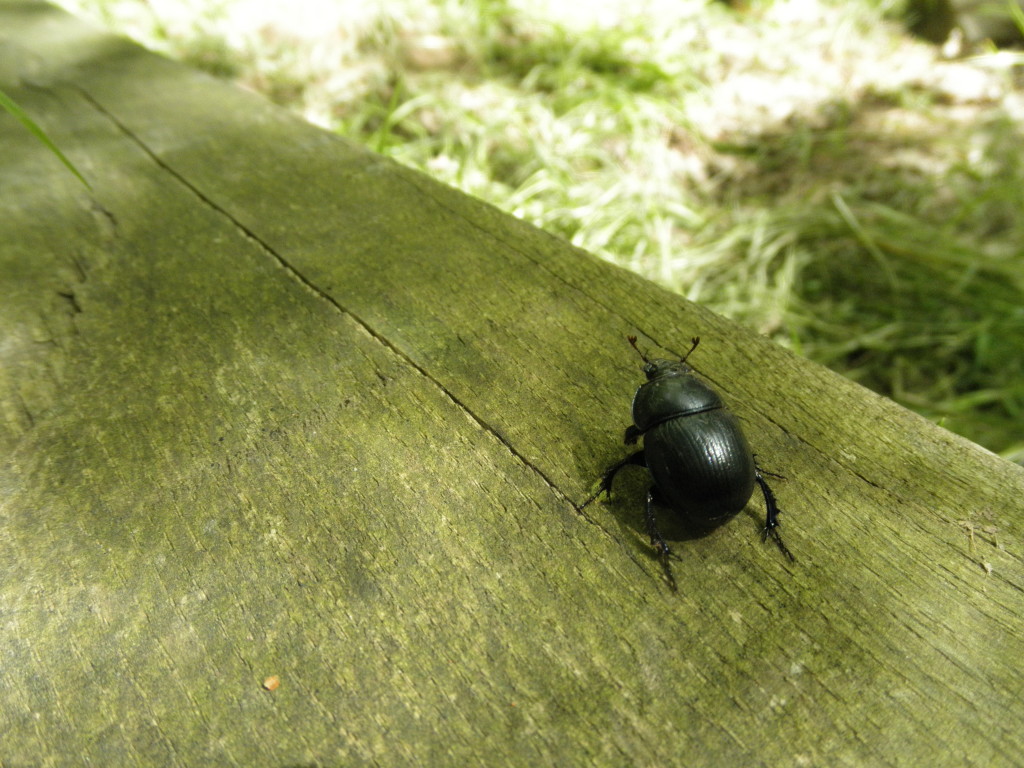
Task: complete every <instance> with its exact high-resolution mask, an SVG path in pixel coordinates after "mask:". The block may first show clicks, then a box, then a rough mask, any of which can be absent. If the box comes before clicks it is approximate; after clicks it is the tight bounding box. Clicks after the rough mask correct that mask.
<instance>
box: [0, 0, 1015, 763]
mask: <svg viewBox="0 0 1024 768" xmlns="http://www.w3.org/2000/svg"><path fill="white" fill-rule="evenodd" d="M0 89H2V90H4V91H5V92H6V93H8V94H9V95H11V96H12V97H13V98H15V99H16V100H17V101H18V102H19V103H20V104H21V105H22V106H23V107H24V108H25V109H26V110H27V111H28V112H29V113H30V114H31V115H32V116H33V118H34V119H36V120H37V121H38V122H39V123H40V125H42V127H43V128H44V129H45V130H46V131H47V132H48V134H49V135H50V136H51V137H52V138H53V139H54V140H55V141H56V142H57V144H58V146H60V147H61V149H62V150H63V151H64V152H65V154H67V155H68V157H69V158H70V159H71V160H72V162H74V163H75V165H76V166H77V167H78V168H79V169H81V170H82V172H83V173H84V174H85V176H86V177H87V178H88V179H89V181H90V184H91V185H92V191H91V192H90V191H89V190H87V189H85V188H84V187H83V186H82V185H81V184H80V183H79V182H78V181H77V180H76V179H75V178H74V177H73V176H71V174H69V173H68V172H67V170H66V169H65V168H64V167H63V166H62V165H61V164H60V163H59V162H58V161H57V160H56V159H55V158H54V157H53V156H52V155H51V154H49V153H48V152H47V151H46V149H45V148H44V147H42V146H41V145H40V144H39V143H38V142H37V141H36V140H35V139H34V137H32V136H31V135H29V134H28V133H27V132H25V131H24V130H23V129H22V128H21V126H20V125H19V124H17V123H16V122H15V121H13V120H2V119H0V137H2V144H0V147H2V152H0V163H2V168H0V184H2V186H0V205H2V215H0V286H2V293H0V295H2V297H3V300H2V302H0V323H2V325H0V327H2V331H3V345H2V347H0V361H2V368H0V417H2V418H0V449H2V454H0V455H2V456H3V457H4V458H3V461H2V464H0V629H2V631H0V659H2V663H0V690H2V692H3V695H2V696H0V765H2V766H4V768H7V767H8V766H12V767H13V766H16V767H17V768H21V766H35V765H71V764H94V765H158V766H195V765H246V766H248V765H268V766H284V765H321V766H329V765H353V764H381V765H406V764H415V765H466V764H481V765H531V766H532V765H555V764H557V765H616V766H619V765H673V764H676V765H687V766H702V765H707V766H721V765H744V766H753V765H771V766H777V765H831V766H835V765H908V766H916V765H958V766H959V765H984V766H998V765H1016V764H1019V761H1020V755H1021V754H1024V731H1022V729H1021V728H1020V723H1021V721H1022V719H1024V703H1022V697H1021V695H1020V694H1021V691H1022V689H1024V675H1022V673H1021V663H1020V662H1021V658H1022V657H1024V640H1022V638H1024V622H1022V620H1021V606H1022V595H1024V567H1022V562H1021V553H1022V549H1021V544H1022V523H1024V515H1022V512H1024V470H1022V469H1021V468H1020V467H1017V466H1015V465H1013V464H1011V463H1009V462H1006V461H1003V460H1001V459H999V458H997V457H995V456H993V455H991V454H989V453H987V452H986V451H984V450H983V449H981V448H979V447H978V446H976V445H973V444H971V443H968V442H967V441H965V440H962V439H960V438H958V437H956V436H954V435H952V434H950V433H948V432H946V431H944V430H943V429H941V428H939V427H937V426H934V425H933V424H930V423H928V422H927V421H925V420H924V419H921V418H919V417H918V416H915V415H914V414H912V413H909V412H907V411H906V410H904V409H902V408H900V407H898V406H896V405H895V404H893V403H892V402H890V401H888V400H886V399H884V398H881V397H878V396H876V395H874V394H872V393H870V392H868V391H866V390H864V389H862V388H860V387H858V386H857V385H854V384H852V383H850V382H848V381H846V380H844V379H843V378H841V377H839V376H837V375H835V374H832V373H830V372H829V371H827V370H824V369H822V368H820V367H819V366H816V365H813V364H811V363H809V362H807V361H804V360H801V359H799V358H797V357H795V356H794V355H792V354H790V353H788V352H786V351H785V350H782V349H779V348H777V347H775V346H773V345H771V344H770V343H768V342H766V341H765V340H763V339H760V338H758V337H756V336H754V335H753V334H751V333H750V332H749V331H747V330H745V329H743V328H741V327H739V326H737V325H735V324H734V323H731V322H729V321H727V320H725V319H723V318H721V317H718V316H716V315H714V314H713V313H711V312H709V311H707V310H706V309H703V308H701V307H699V306H695V305H692V304H689V303H687V302H686V301H684V300H683V299H681V298H679V297H677V296H673V295H670V294H668V293H667V292H665V291H663V290H661V289H659V288H657V287H655V286H654V285H651V284H649V283H647V282H645V281H643V280H641V279H639V278H637V277H635V276H633V275H631V274H628V273H626V272H624V271H622V270H620V269H617V268H615V267H612V266H610V265H608V264H605V263H603V262H601V261H599V260H597V259H595V258H593V257H592V256H590V255H588V254H586V253H583V252H580V251H579V250H577V249H574V248H572V247H570V246H569V245H567V244H566V243H564V242H562V241H560V240H558V239H556V238H553V237H551V236H548V235H546V234H544V233H542V232H540V231H538V230H536V229H534V228H532V227H530V226H528V225H526V224H524V223H522V222H520V221H517V220H515V219H514V218H512V217H509V216H506V215H504V214H502V213H500V212H498V211H496V210H495V209H493V208H491V207H489V206H487V205H485V204H483V203H481V202H479V201H477V200H473V199H471V198H468V197H466V196H464V195H462V194H461V193H459V192H457V191H454V190H451V189H448V188H446V187H444V186H442V185H439V184H437V183H435V182H433V181H431V180H429V179H427V178H425V177H424V176H422V175H420V174H418V173H416V172H414V171H411V170H408V169H405V168H402V167H400V166H398V165H396V164H395V163H392V162H390V161H388V160H385V159H382V158H380V157H377V156H375V155H373V154H371V153H369V152H367V151H366V150H364V149H361V148H358V147H355V146H353V145H351V144H350V143H348V142H346V141H344V140H342V139H339V138H337V137H335V136H331V135H329V134H327V133H325V132H323V131H321V130H319V129H317V128H314V127H312V126H309V125H306V124H304V123H302V122H301V121H299V120H298V119H296V118H294V117H291V116H289V115H287V114H285V113H284V112H283V111H281V110H279V109H277V108H275V107H274V106H271V105H269V104H267V103H265V102H264V101H262V100H261V99H259V98H257V97H255V96H253V95H251V94H248V93H245V92H243V91H241V90H239V89H236V88H234V87H231V86H228V85H225V84H223V83H220V82H216V81H214V80H211V79H210V78H208V77H206V76H203V75H201V74H197V73H195V72H193V71H190V70H189V69H187V68H186V67H183V66H181V65H178V64H174V63H171V62H168V61H166V60H164V59H162V58H160V57H158V56H156V55H153V54H151V53H147V52H145V51H143V50H142V49H140V48H138V47H136V46H134V45H132V44H129V43H127V42H125V41H122V40H119V39H116V38H113V37H111V36H109V35H106V34H102V33H98V32H96V31H93V30H90V29H89V28H88V27H86V26H84V25H83V24H81V23H80V22H78V21H76V20H75V19H73V18H72V17H70V16H68V15H66V14H65V13H63V12H61V11H57V10H55V9H53V8H51V7H48V6H46V5H43V4H41V3H37V2H12V1H10V0H6V1H5V2H0ZM627 334H637V335H639V336H640V338H641V344H643V345H646V347H648V348H650V349H651V350H652V351H658V353H659V354H663V355H665V356H669V355H678V354H680V353H682V352H684V351H685V350H686V349H687V347H688V346H689V344H688V341H689V339H690V337H691V336H695V335H699V336H700V337H701V338H702V343H701V346H700V348H699V349H698V350H697V352H695V353H694V355H693V357H692V358H691V360H690V362H691V363H693V365H694V366H695V367H696V368H697V369H698V371H699V372H700V374H701V375H702V376H703V377H704V378H705V379H706V380H708V381H709V382H711V383H712V384H713V386H715V387H716V388H718V389H719V390H720V391H721V392H722V394H723V396H724V397H725V398H726V400H727V402H728V403H729V404H730V405H731V407H732V408H733V410H734V411H735V412H736V413H737V414H739V415H740V417H741V418H742V420H743V423H744V426H745V429H746V431H747V434H748V437H749V438H750V440H751V442H752V444H753V445H754V446H755V450H756V451H757V453H758V456H759V461H760V462H761V463H762V464H763V465H764V466H765V467H766V468H767V469H769V470H772V471H775V472H778V473H781V474H783V475H785V478H786V479H785V480H781V481H776V493H777V495H778V497H779V501H780V504H781V506H782V508H783V510H784V513H783V518H782V519H783V523H784V535H785V537H786V542H787V544H788V546H789V548H790V549H791V550H792V551H793V553H794V554H795V555H796V558H797V559H796V562H789V561H788V560H787V559H785V558H783V557H782V556H781V555H780V553H779V552H778V551H777V550H776V549H775V548H774V547H773V546H772V545H771V544H770V543H769V544H762V542H761V540H760V535H759V525H760V523H761V517H762V514H763V512H762V508H761V506H760V503H759V501H758V500H757V499H756V498H755V500H754V501H752V502H751V504H750V505H748V508H747V510H745V511H744V513H742V514H741V515H739V516H738V517H737V519H735V520H734V521H732V522H731V523H730V524H728V525H726V526H724V527H722V528H720V529H718V530H716V531H715V532H713V533H712V534H710V535H708V536H706V537H703V538H693V537H690V536H689V535H688V534H687V532H686V531H685V530H682V529H680V528H679V526H678V525H674V524H673V523H672V521H671V519H670V517H669V516H668V515H667V514H666V515H663V522H662V529H663V533H664V534H665V535H666V537H667V538H668V539H669V541H670V542H671V543H672V545H673V547H674V549H675V552H676V553H677V555H678V559H677V560H674V561H672V562H671V572H672V575H673V578H674V584H675V587H676V589H675V590H673V589H672V585H671V584H670V583H669V581H668V580H667V578H666V575H665V571H664V569H663V564H662V563H661V561H660V560H659V559H658V558H657V556H656V555H655V553H654V551H653V550H652V548H651V547H650V545H649V543H648V541H647V540H646V537H645V535H644V532H643V523H642V507H643V491H644V483H645V479H644V477H643V474H642V472H641V471H640V470H636V471H635V472H633V474H631V475H629V477H628V479H627V478H626V476H625V473H624V482H623V483H622V486H621V488H617V492H616V495H615V496H614V497H613V498H612V500H611V501H610V502H605V501H604V500H600V501H597V502H594V503H592V504H590V505H588V506H586V507H584V506H583V502H584V500H585V499H586V498H587V497H588V496H589V495H590V494H591V493H592V492H593V490H594V489H595V485H596V481H597V479H598V477H599V476H600V473H601V471H602V469H603V468H604V467H605V466H607V465H608V464H610V463H611V462H612V461H614V460H616V459H617V458H620V457H622V456H624V455H625V453H626V451H627V449H626V447H625V446H623V445H622V430H623V428H624V427H625V426H626V424H627V422H628V419H629V402H630V398H631V396H632V393H633V391H634V389H635V388H636V386H637V385H638V384H639V383H640V381H641V378H642V377H641V373H640V370H639V361H638V359H637V357H636V355H635V354H634V353H633V351H632V350H631V349H630V348H629V346H628V345H627V344H626V341H625V337H626V335H627Z"/></svg>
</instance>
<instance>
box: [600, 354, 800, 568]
mask: <svg viewBox="0 0 1024 768" xmlns="http://www.w3.org/2000/svg"><path fill="white" fill-rule="evenodd" d="M628 339H629V343H630V344H632V345H633V349H635V350H636V351H637V352H638V353H639V355H640V357H641V358H643V361H644V374H645V375H646V376H647V381H646V382H644V383H643V384H642V385H641V386H640V388H639V389H637V391H636V395H635V396H634V397H633V422H634V424H633V425H632V426H630V427H628V428H627V429H626V444H627V445H633V444H635V443H636V441H637V440H638V439H639V438H640V437H641V436H642V437H643V438H644V447H643V449H642V450H639V451H636V452H635V453H632V454H630V455H629V456H627V457H626V458H624V459H623V460H622V461H619V462H616V463H615V464H613V465H612V466H611V467H609V468H608V470H607V471H606V472H605V473H604V476H603V477H602V478H601V485H600V487H599V489H598V491H597V494H595V496H594V497H591V498H595V497H596V496H599V495H600V494H601V492H602V491H603V492H604V493H606V494H607V495H608V496H611V492H612V481H613V480H614V479H615V475H617V474H618V472H619V470H621V469H622V468H623V467H626V466H629V465H631V464H632V465H636V466H640V467H646V468H647V469H649V470H650V472H651V476H652V478H653V480H654V484H653V485H652V486H651V487H650V489H649V490H648V491H647V508H646V515H645V520H646V524H647V534H648V535H649V536H650V537H651V544H652V545H653V546H654V547H655V548H656V549H657V550H658V552H659V553H660V554H661V555H668V554H669V547H668V544H666V543H665V539H664V538H662V535H661V533H659V532H658V526H657V523H656V521H655V507H656V506H667V507H671V508H673V509H675V510H676V511H678V512H679V514H681V515H682V517H683V519H684V521H685V523H686V524H687V526H688V527H690V528H691V529H695V530H698V531H702V532H706V531H710V530H712V529H713V528H716V527H718V526H719V525H721V524H722V523H724V522H726V521H727V520H729V518H731V517H733V515H735V514H736V513H737V512H739V511H740V510H741V509H743V507H744V506H746V503H747V502H748V501H750V497H751V495H752V494H753V492H754V483H757V485H759V486H760V488H761V492H762V494H764V502H765V506H766V507H767V508H768V517H767V519H766V520H765V524H764V531H763V535H762V540H767V538H768V537H769V536H771V537H772V539H773V540H774V541H775V543H776V544H778V546H779V549H780V550H782V553H783V554H784V555H786V557H788V558H789V559H790V560H795V559H796V558H794V557H793V555H792V553H791V552H790V551H789V550H788V549H787V548H786V545H785V544H783V543H782V537H781V536H780V535H779V530H778V529H779V507H778V504H777V503H776V501H775V494H774V493H772V489H771V488H769V487H768V483H767V482H765V479H764V477H763V476H762V474H761V470H760V469H759V468H758V466H757V464H756V463H755V461H754V454H753V453H752V452H751V450H750V445H749V444H748V443H747V438H746V437H745V436H744V434H743V430H742V429H740V423H739V420H738V419H737V418H736V416H734V415H733V414H732V412H731V411H729V409H728V408H726V406H725V403H724V402H723V401H722V398H721V396H720V395H719V394H718V393H717V392H715V390H713V389H712V388H711V387H709V386H708V385H707V384H705V383H704V382H702V381H701V380H700V379H698V378H697V377H696V376H695V375H694V372H693V369H692V368H691V367H690V366H688V365H687V364H686V360H687V358H688V357H689V356H690V355H691V354H692V353H693V350H695V349H696V348H697V345H698V344H699V343H700V338H697V337H695V338H693V339H692V341H693V346H691V347H690V351H689V352H687V353H686V354H685V355H684V356H683V357H682V359H680V360H678V361H676V360H661V359H655V360H650V359H648V358H647V356H646V355H645V354H644V353H643V352H641V351H640V348H639V347H638V346H637V344H636V336H629V337H628Z"/></svg>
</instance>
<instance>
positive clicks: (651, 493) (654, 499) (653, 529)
mask: <svg viewBox="0 0 1024 768" xmlns="http://www.w3.org/2000/svg"><path fill="white" fill-rule="evenodd" d="M658 501H659V499H658V489H657V488H655V487H654V486H653V485H652V486H651V487H650V488H649V489H648V491H647V509H646V511H645V512H644V522H645V523H646V524H647V535H648V536H650V537H651V544H652V546H653V547H654V548H655V549H657V550H658V554H659V555H669V554H671V553H672V550H670V549H669V548H668V544H666V543H665V539H664V538H662V535H661V533H660V532H659V531H658V524H657V522H656V521H655V519H654V508H655V506H657V504H658Z"/></svg>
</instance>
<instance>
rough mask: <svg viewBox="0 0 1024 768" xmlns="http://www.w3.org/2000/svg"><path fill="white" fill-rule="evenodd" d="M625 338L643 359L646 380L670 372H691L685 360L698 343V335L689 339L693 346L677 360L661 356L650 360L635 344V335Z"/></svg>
mask: <svg viewBox="0 0 1024 768" xmlns="http://www.w3.org/2000/svg"><path fill="white" fill-rule="evenodd" d="M626 338H627V339H629V343H630V344H632V345H633V349H635V350H636V352H637V354H638V355H640V357H641V358H642V359H643V361H644V375H645V376H646V377H647V380H648V381H650V380H651V379H656V378H657V377H658V376H666V375H672V374H675V375H683V374H690V373H692V372H693V369H692V368H691V367H690V366H688V365H687V364H686V360H687V358H688V357H689V356H690V355H691V354H692V353H693V350H695V349H696V348H697V345H698V344H700V337H699V336H694V337H693V338H692V339H691V341H692V342H693V346H691V347H690V349H689V351H688V352H687V353H686V354H685V355H683V356H682V357H681V358H680V359H679V360H665V359H663V358H655V359H654V360H651V359H650V358H649V357H647V355H645V354H644V353H643V352H641V351H640V347H638V346H637V344H636V336H627V337H626Z"/></svg>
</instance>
